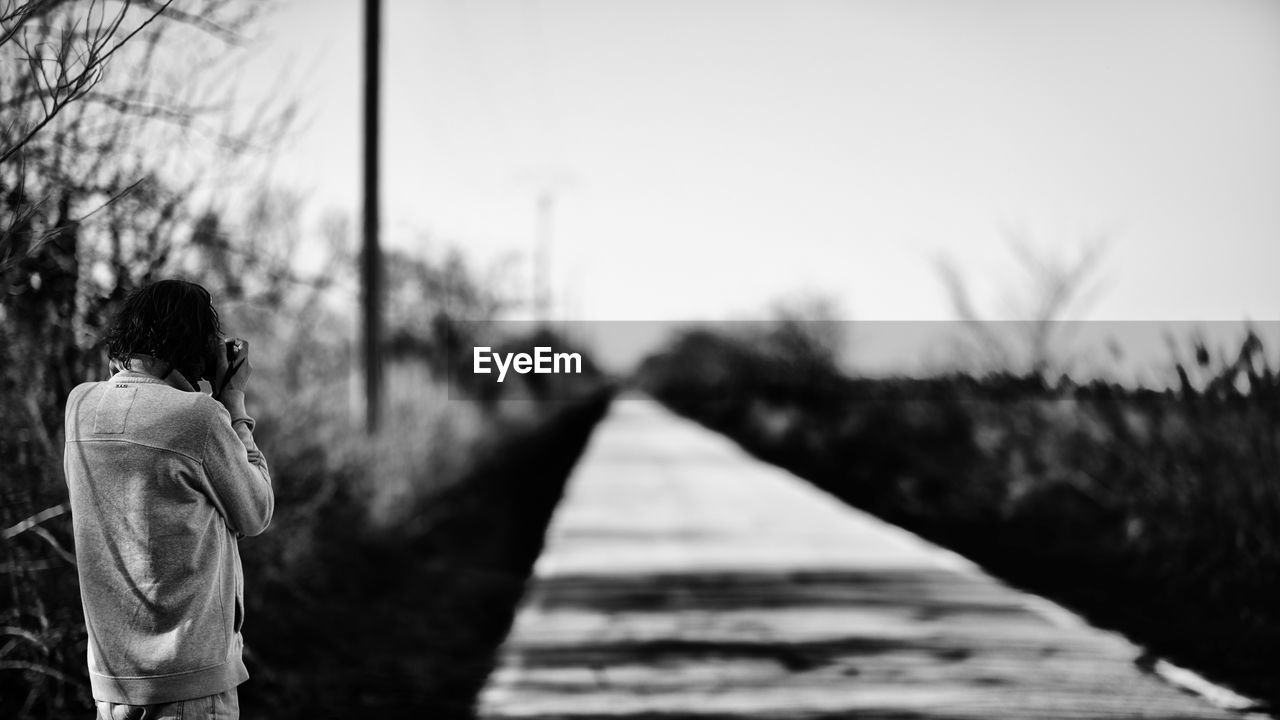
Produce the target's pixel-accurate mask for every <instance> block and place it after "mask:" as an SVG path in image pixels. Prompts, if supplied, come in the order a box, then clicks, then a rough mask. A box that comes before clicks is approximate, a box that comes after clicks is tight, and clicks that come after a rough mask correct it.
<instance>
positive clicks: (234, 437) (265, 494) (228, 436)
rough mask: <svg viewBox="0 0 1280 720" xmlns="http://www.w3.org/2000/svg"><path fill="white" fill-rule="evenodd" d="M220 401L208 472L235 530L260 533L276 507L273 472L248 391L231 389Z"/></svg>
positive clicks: (210, 441)
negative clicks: (247, 406) (257, 437)
mask: <svg viewBox="0 0 1280 720" xmlns="http://www.w3.org/2000/svg"><path fill="white" fill-rule="evenodd" d="M220 401H221V403H222V405H221V406H220V407H219V408H218V410H217V416H216V417H214V418H212V420H211V422H210V427H209V435H208V438H207V440H206V444H205V452H204V466H205V472H206V473H208V476H209V483H210V485H211V486H212V490H213V493H214V495H215V496H217V498H218V500H219V502H220V504H221V510H222V514H223V517H224V518H226V521H227V525H228V526H229V527H230V528H231V530H232V531H233V532H235V533H236V534H237V535H241V536H243V535H257V534H259V533H261V532H262V531H263V530H266V529H267V525H268V524H270V522H271V515H272V513H273V512H274V511H275V493H274V491H273V490H272V488H271V472H270V470H269V469H268V468H267V460H266V457H264V456H263V454H262V451H261V450H259V449H258V446H257V444H256V443H254V440H253V428H254V421H253V418H251V417H249V415H248V413H246V412H245V410H244V393H243V392H239V391H227V392H224V393H223V395H222V398H221V399H220Z"/></svg>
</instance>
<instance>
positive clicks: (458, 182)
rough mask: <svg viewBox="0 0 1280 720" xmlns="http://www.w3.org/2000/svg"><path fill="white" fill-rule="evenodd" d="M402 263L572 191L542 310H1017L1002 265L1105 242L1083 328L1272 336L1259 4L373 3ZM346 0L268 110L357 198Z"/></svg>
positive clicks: (1265, 83)
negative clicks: (952, 295)
mask: <svg viewBox="0 0 1280 720" xmlns="http://www.w3.org/2000/svg"><path fill="white" fill-rule="evenodd" d="M384 8H385V9H384V20H385V25H384V27H385V31H384V40H385V46H384V59H385V66H384V67H385V70H384V73H385V84H384V105H383V112H384V124H383V147H384V155H383V162H384V165H383V183H384V188H385V190H384V192H385V195H384V203H383V228H384V237H385V242H386V244H387V245H389V246H393V247H402V248H408V249H412V250H413V251H416V252H438V251H439V250H440V249H441V248H443V247H446V246H457V247H461V248H464V249H465V251H466V252H467V253H468V254H469V255H470V256H471V257H472V258H474V259H475V261H476V262H477V263H478V264H481V265H485V266H487V265H493V264H496V263H499V262H501V261H502V259H503V258H507V259H508V260H509V261H510V262H512V263H513V265H512V266H511V267H512V268H514V271H513V273H512V274H511V275H510V276H509V282H510V289H509V291H510V292H511V293H512V294H515V295H521V296H524V295H527V294H528V292H529V291H530V288H529V277H530V275H531V270H530V268H531V260H530V258H531V255H532V249H533V247H534V243H535V240H536V237H537V232H538V231H537V228H538V215H537V212H536V207H537V204H536V198H537V197H538V195H539V193H540V192H545V193H551V194H552V196H553V197H554V206H553V211H552V213H551V215H550V227H551V231H550V233H549V236H550V237H551V245H550V247H551V251H550V258H551V260H550V267H551V278H552V285H553V289H554V300H555V304H554V312H555V314H556V315H557V316H558V317H561V318H568V319H589V320H672V319H725V318H760V317H764V316H766V314H767V311H768V308H769V307H770V305H771V304H772V303H775V302H777V301H779V300H781V299H787V298H799V297H813V296H821V297H828V298H831V299H832V300H833V301H834V302H835V304H836V306H837V307H838V309H839V315H840V316H841V317H843V318H846V319H855V320H947V319H951V318H953V317H954V316H955V313H954V309H953V307H952V305H951V303H950V300H949V298H948V295H947V293H946V292H945V290H944V286H943V284H942V282H941V281H940V276H939V272H938V270H937V263H938V262H939V260H940V259H941V258H949V259H950V262H952V263H953V264H954V265H955V266H956V267H957V268H958V269H959V270H960V272H961V274H962V275H963V277H965V278H966V279H967V280H966V281H967V284H968V286H969V287H970V289H971V292H972V294H973V296H974V298H975V301H976V303H977V304H978V306H979V308H980V311H981V312H982V313H983V314H984V315H986V316H988V317H991V318H997V319H998V318H1019V317H1025V312H1024V311H1022V310H1020V309H1019V308H1020V306H1019V301H1021V300H1027V299H1028V298H1030V297H1031V295H1032V294H1033V291H1031V290H1029V289H1028V288H1027V287H1026V286H1025V282H1024V278H1023V277H1022V276H1021V275H1020V274H1019V268H1018V265H1017V263H1016V261H1015V260H1014V255H1013V253H1012V252H1011V251H1010V246H1009V238H1010V237H1012V236H1015V235H1017V236H1020V237H1024V238H1027V242H1029V243H1030V244H1031V245H1032V246H1033V247H1035V248H1037V249H1036V251H1035V252H1036V253H1037V254H1039V255H1041V256H1044V257H1062V258H1069V257H1071V256H1072V255H1073V254H1075V253H1078V252H1079V251H1080V250H1081V248H1083V247H1084V246H1085V245H1086V244H1087V243H1089V242H1091V241H1095V240H1098V239H1103V240H1104V241H1105V248H1106V249H1105V252H1104V254H1103V256H1102V260H1101V262H1100V264H1099V268H1100V271H1099V279H1100V281H1101V283H1102V290H1101V291H1100V293H1099V294H1098V295H1097V296H1096V300H1095V301H1094V302H1092V303H1091V304H1089V305H1088V306H1087V307H1082V308H1080V313H1079V314H1078V315H1077V317H1082V318H1089V319H1097V320H1206V321H1207V320H1233V321H1238V320H1244V319H1253V320H1276V319H1280V312H1278V310H1280V282H1276V280H1275V278H1274V274H1275V272H1276V270H1275V269H1276V268H1280V3H1275V2H1273V1H1272V0H1109V1H1108V2H1078V1H1074V2H1068V1H1066V0H1062V1H1056V0H1055V1H1050V0H1042V1H1040V2H1025V0H894V1H892V2H890V1H888V0H877V1H874V2H872V1H868V0H862V1H859V0H785V1H784V0H520V1H516V0H505V1H496V0H488V1H473V2H464V1H463V0H385V4H384ZM361 10H362V3H360V2H356V0H305V1H304V0H291V1H286V2H284V3H283V4H282V7H281V9H280V10H279V11H278V12H277V13H276V14H275V15H273V16H272V17H271V18H270V19H269V20H268V21H267V22H266V23H265V24H264V25H263V26H262V27H261V28H260V29H259V32H258V33H257V34H256V37H255V38H254V40H253V43H252V45H251V53H250V57H249V58H248V60H247V61H246V65H245V67H244V73H245V75H244V76H245V78H246V80H245V82H246V85H247V87H249V88H250V89H251V90H252V89H253V88H259V87H260V88H266V87H268V86H269V85H270V86H274V83H275V82H276V80H277V78H278V77H280V75H281V74H285V75H287V76H288V77H289V78H291V85H292V86H293V87H294V88H296V91H297V93H298V99H299V102H300V106H301V109H302V112H303V117H304V119H305V123H304V126H303V127H302V128H301V129H300V130H299V132H298V133H297V134H296V135H295V136H294V137H293V138H292V139H291V141H290V142H289V143H288V144H286V145H285V146H283V147H282V148H281V150H280V157H279V160H278V164H277V176H278V178H279V181H280V182H282V183H285V184H289V185H292V186H295V187H299V188H302V189H305V190H307V191H308V192H309V193H310V196H311V198H312V206H313V207H315V208H330V207H332V208H340V209H346V210H349V211H351V212H355V211H356V210H357V209H358V208H359V186H358V178H359V168H360V165H359V162H360V156H359V133H360V101H361V94H360V92H361V77H360V64H359V63H360V46H359V41H360V32H361V21H362V15H361Z"/></svg>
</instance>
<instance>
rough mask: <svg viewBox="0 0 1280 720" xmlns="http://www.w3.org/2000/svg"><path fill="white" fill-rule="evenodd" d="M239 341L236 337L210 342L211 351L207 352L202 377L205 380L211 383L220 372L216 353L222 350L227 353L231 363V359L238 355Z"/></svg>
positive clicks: (228, 362) (228, 361)
mask: <svg viewBox="0 0 1280 720" xmlns="http://www.w3.org/2000/svg"><path fill="white" fill-rule="evenodd" d="M237 343H238V341H237V340H236V339H235V338H226V339H224V340H222V341H221V342H218V341H216V340H215V341H214V342H212V343H210V344H209V351H208V352H207V353H206V354H205V358H204V371H203V373H202V374H201V376H200V377H201V378H202V379H204V380H208V381H209V382H210V384H212V383H213V382H215V381H216V380H217V378H215V377H214V375H216V374H217V372H218V356H217V355H216V353H218V352H222V353H224V354H226V356H227V364H228V365H230V363H231V361H232V360H233V359H234V358H235V356H236V345H237Z"/></svg>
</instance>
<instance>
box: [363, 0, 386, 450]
mask: <svg viewBox="0 0 1280 720" xmlns="http://www.w3.org/2000/svg"><path fill="white" fill-rule="evenodd" d="M381 34H382V0H365V4H364V218H363V226H364V227H363V231H364V232H363V234H364V251H363V253H362V254H361V268H360V271H361V272H360V277H361V288H362V290H363V298H362V299H363V304H364V307H363V311H364V396H365V430H366V431H367V432H368V433H369V434H370V435H372V434H374V433H376V432H377V431H378V420H379V417H380V415H381V411H382V251H381V249H380V248H379V246H378V104H379V94H380V93H379V90H380V85H381V79H382V78H381V75H382V67H381V66H382V62H381V52H380V51H381V45H382V38H381Z"/></svg>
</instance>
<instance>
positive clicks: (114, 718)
mask: <svg viewBox="0 0 1280 720" xmlns="http://www.w3.org/2000/svg"><path fill="white" fill-rule="evenodd" d="M95 720H240V698H239V696H238V695H237V694H236V689H235V688H231V689H230V690H228V691H226V692H224V693H219V694H217V695H209V696H206V697H202V698H195V699H194V700H179V701H177V702H171V703H161V704H160V705H121V704H119V703H109V702H103V701H101V700H99V701H98V714H97V715H96V716H95Z"/></svg>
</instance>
